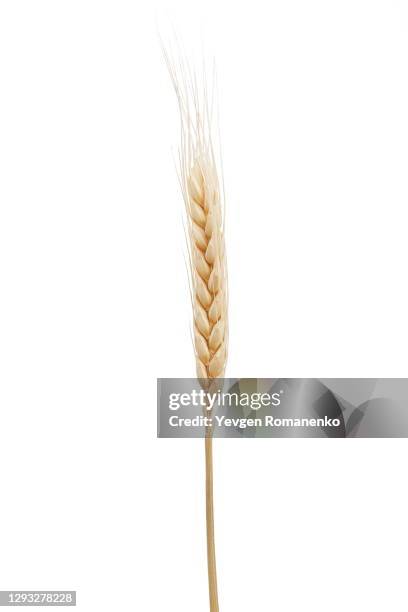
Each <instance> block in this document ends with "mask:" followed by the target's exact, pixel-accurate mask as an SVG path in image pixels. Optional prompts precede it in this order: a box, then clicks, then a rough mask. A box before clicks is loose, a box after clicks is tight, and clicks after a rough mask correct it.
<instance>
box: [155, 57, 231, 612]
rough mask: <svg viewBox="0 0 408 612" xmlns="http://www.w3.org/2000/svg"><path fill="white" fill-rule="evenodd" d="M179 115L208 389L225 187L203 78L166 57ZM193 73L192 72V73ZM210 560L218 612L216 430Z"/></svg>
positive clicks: (215, 365) (219, 343)
mask: <svg viewBox="0 0 408 612" xmlns="http://www.w3.org/2000/svg"><path fill="white" fill-rule="evenodd" d="M165 57H166V59H167V65H168V68H169V71H170V75H171V77H172V80H173V84H174V88H175V91H176V94H177V98H178V102H179V108H180V117H181V148H180V172H179V178H180V184H181V189H182V193H183V197H184V203H185V207H186V225H187V234H188V245H189V257H190V273H191V299H192V305H193V326H194V330H193V331H194V333H193V338H194V351H195V359H196V371H197V378H199V379H200V381H201V384H202V385H203V386H206V387H207V388H208V387H210V386H212V385H213V384H214V381H215V379H217V378H221V377H223V376H224V372H225V366H226V361H227V338H228V323H227V269H226V255H225V247H224V214H223V213H224V211H223V190H222V189H221V181H220V174H219V171H218V170H217V167H219V163H218V162H217V158H216V155H215V152H214V146H213V137H212V135H213V127H214V126H213V122H212V117H211V111H210V105H209V98H208V94H207V89H206V85H205V76H204V78H203V87H202V90H201V91H199V88H198V85H197V80H196V79H195V78H193V77H191V72H190V71H189V70H188V69H186V68H185V66H184V65H183V64H181V65H180V69H179V71H178V73H177V70H176V69H175V64H174V62H171V61H170V60H169V57H168V56H167V55H165ZM189 75H190V76H189ZM205 467H206V522H207V560H208V582H209V598H210V611H211V612H218V610H219V605H218V591H217V574H216V560H215V538H214V503H213V455H212V431H211V430H207V432H206V438H205Z"/></svg>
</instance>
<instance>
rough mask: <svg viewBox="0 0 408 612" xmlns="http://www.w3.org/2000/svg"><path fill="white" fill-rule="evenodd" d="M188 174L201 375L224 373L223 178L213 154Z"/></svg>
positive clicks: (198, 160)
mask: <svg viewBox="0 0 408 612" xmlns="http://www.w3.org/2000/svg"><path fill="white" fill-rule="evenodd" d="M185 178H186V191H187V193H186V194H185V195H186V206H187V214H188V219H189V224H188V225H189V234H190V251H191V253H190V254H191V276H192V293H193V295H192V298H193V314H194V347H195V355H196V366H197V377H198V378H210V379H211V378H219V377H222V376H223V375H224V371H225V364H226V359H227V282H226V264H225V249H224V235H223V219H222V208H221V203H220V191H219V183H218V178H217V175H216V172H215V168H214V166H213V162H212V159H211V157H210V156H209V155H207V154H201V155H200V156H199V157H197V158H196V159H195V161H194V163H193V165H192V168H191V170H190V171H189V172H188V173H187V176H186V177H185Z"/></svg>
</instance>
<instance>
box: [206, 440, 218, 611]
mask: <svg viewBox="0 0 408 612" xmlns="http://www.w3.org/2000/svg"><path fill="white" fill-rule="evenodd" d="M205 500H206V504H205V507H206V522H207V564H208V591H209V596H210V611H211V612H218V611H219V607H218V588H217V565H216V559H215V535H214V493H213V453H212V435H209V436H208V437H206V438H205Z"/></svg>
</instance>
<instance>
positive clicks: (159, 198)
mask: <svg viewBox="0 0 408 612" xmlns="http://www.w3.org/2000/svg"><path fill="white" fill-rule="evenodd" d="M160 20H164V22H166V23H170V24H174V25H175V28H176V30H177V32H178V35H179V36H180V38H182V39H183V41H184V46H185V48H186V49H187V50H189V49H191V53H193V49H195V51H197V48H199V49H201V41H204V43H205V48H206V49H207V51H206V53H209V57H210V58H212V56H213V55H214V56H215V57H216V61H217V67H218V79H219V106H220V115H221V131H222V146H223V156H224V164H225V169H224V178H225V186H226V192H227V248H228V261H229V280H230V359H229V364H228V370H227V374H228V375H229V376H269V377H275V376H287V377H290V376H294V377H296V376H322V377H324V376H326V377H329V376H373V377H376V376H407V374H408V371H407V340H408V331H407V329H408V325H407V316H406V313H407V289H406V287H407V282H406V277H407V272H406V269H407V264H406V262H407V248H408V247H407V240H406V236H407V220H406V208H407V199H408V182H407V169H408V111H407V109H408V87H407V82H408V5H407V3H406V2H405V1H404V0H400V1H397V0H381V1H380V0H366V1H364V0H342V1H327V0H321V1H318V0H309V1H308V2H304V1H302V0H298V1H295V0H268V1H265V2H261V1H260V0H251V2H239V1H235V2H227V1H222V0H221V1H220V0H218V1H211V0H206V2H198V1H196V0H194V1H193V0H189V1H186V2H182V1H179V2H169V3H163V4H162V5H158V6H157V7H155V6H154V5H153V4H150V3H149V2H137V0H133V1H128V2H126V1H124V0H115V1H113V0H112V1H103V0H99V1H98V2H97V1H91V0H80V1H79V0H70V1H69V2H68V1H66V2H65V1H55V0H49V1H44V0H37V1H36V2H33V1H32V0H27V1H20V0H9V1H7V0H3V1H2V2H1V4H0V177H1V181H0V207H1V208H0V215H1V218H0V297H1V299H0V475H1V479H0V589H77V590H78V608H79V609H80V610H83V611H84V612H85V611H91V612H93V611H95V612H97V611H98V612H101V611H112V610H115V611H118V612H125V611H129V610H140V611H142V612H151V611H158V612H191V611H192V610H194V612H205V611H207V610H208V604H207V585H206V560H205V540H204V498H203V448H202V444H201V442H200V441H191V440H184V441H171V440H157V439H156V438H155V418H156V395H155V394H156V377H158V376H192V375H194V360H193V353H192V348H191V341H190V331H189V321H190V312H189V307H190V304H189V298H188V286H187V276H186V272H185V267H184V259H183V240H184V238H183V231H182V203H181V198H180V193H179V190H178V184H177V180H176V175H175V169H174V165H173V157H174V155H175V151H176V149H177V144H178V134H179V132H178V115H177V107H176V102H175V98H174V95H173V91H172V89H171V86H170V82H169V78H168V75H167V73H166V69H165V66H164V61H163V58H162V55H161V51H160V45H159V40H158V34H157V27H156V22H157V21H159V22H160ZM192 57H193V56H192V55H191V58H192ZM407 459H408V447H407V442H406V441H405V440H400V441H392V440H388V441H387V440H378V441H377V440H365V441H364V440H348V441H327V440H326V441H322V440H320V441H311V440H303V441H302V440H287V441H285V440H283V441H282V440H281V441H274V442H272V441H271V440H256V441H247V442H245V443H244V442H238V441H236V440H230V441H222V440H221V441H217V443H216V445H215V468H216V492H215V493H216V527H217V546H218V569H219V583H220V601H221V610H222V612H228V611H234V612H248V611H249V610H251V611H252V610H253V611H256V612H266V611H268V612H269V611H271V610H279V612H295V611H297V610H303V611H307V612H309V611H310V612H311V611H313V612H323V611H324V612H326V611H327V610H328V609H330V610H331V612H340V611H343V610H345V609H346V610H348V612H357V611H360V610H374V611H380V610H381V611H383V610H385V609H387V610H393V612H402V611H403V610H404V611H405V610H406V609H407V599H408V595H407V592H406V587H404V584H403V580H405V578H406V558H407V546H408V528H407V521H406V517H407V511H408V499H407V495H406V489H407V478H406V472H407Z"/></svg>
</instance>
